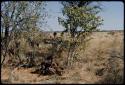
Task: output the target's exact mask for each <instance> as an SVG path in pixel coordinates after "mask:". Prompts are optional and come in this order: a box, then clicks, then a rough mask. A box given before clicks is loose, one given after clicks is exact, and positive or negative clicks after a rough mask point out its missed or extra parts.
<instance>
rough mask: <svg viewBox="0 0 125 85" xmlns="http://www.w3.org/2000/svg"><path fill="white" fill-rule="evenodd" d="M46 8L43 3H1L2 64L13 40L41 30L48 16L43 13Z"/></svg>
mask: <svg viewBox="0 0 125 85" xmlns="http://www.w3.org/2000/svg"><path fill="white" fill-rule="evenodd" d="M44 6H45V3H44V2H41V1H36V2H34V1H19V2H16V1H4V2H2V3H1V29H2V42H1V45H2V54H3V60H2V63H3V62H4V60H5V56H6V53H7V52H8V46H9V42H10V41H11V40H12V39H14V38H16V39H19V37H20V35H21V33H22V32H24V31H25V32H27V33H29V32H31V30H33V29H35V28H39V26H40V22H42V23H43V21H44V18H45V17H46V15H45V13H44V12H43V13H42V12H41V11H43V10H44V9H45V8H44ZM16 35H18V36H16ZM3 51H5V52H3Z"/></svg>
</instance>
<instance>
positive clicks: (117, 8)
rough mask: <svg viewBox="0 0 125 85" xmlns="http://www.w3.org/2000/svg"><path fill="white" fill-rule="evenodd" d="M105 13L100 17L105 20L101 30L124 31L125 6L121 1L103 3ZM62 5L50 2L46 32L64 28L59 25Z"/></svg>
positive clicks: (48, 4)
mask: <svg viewBox="0 0 125 85" xmlns="http://www.w3.org/2000/svg"><path fill="white" fill-rule="evenodd" d="M101 4H102V8H103V11H102V12H100V14H99V15H100V16H101V17H102V18H103V20H104V21H103V25H102V26H100V27H99V28H100V29H101V30H121V29H122V30H123V29H124V24H123V23H124V16H123V15H124V4H123V2H119V1H108V2H104V1H102V2H101ZM61 8H62V5H61V4H60V3H59V2H58V1H48V2H47V6H46V9H47V11H48V14H49V15H50V17H49V18H47V25H48V26H47V27H45V28H44V30H46V31H60V30H63V27H62V26H61V25H59V23H58V17H60V16H62V13H61Z"/></svg>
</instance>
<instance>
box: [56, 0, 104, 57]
mask: <svg viewBox="0 0 125 85" xmlns="http://www.w3.org/2000/svg"><path fill="white" fill-rule="evenodd" d="M61 4H62V5H63V9H62V13H63V15H64V16H65V18H60V17H59V18H58V21H59V23H60V24H61V25H62V26H64V27H65V30H64V31H65V32H69V34H70V35H69V36H70V37H71V38H70V41H69V53H71V54H69V55H68V56H69V57H71V56H72V54H73V51H74V48H75V46H76V44H74V45H73V43H76V42H77V41H78V39H79V38H80V36H81V35H82V39H81V42H83V40H85V38H86V36H87V35H89V34H90V33H91V32H92V31H93V30H96V29H97V27H98V26H100V25H101V24H102V19H101V18H100V16H98V15H97V14H98V13H99V12H100V11H101V7H100V6H99V4H95V3H94V2H92V1H64V2H62V3H61ZM84 42H85V41H84ZM71 48H72V50H71Z"/></svg>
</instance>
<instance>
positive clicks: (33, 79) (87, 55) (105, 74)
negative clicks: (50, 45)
mask: <svg viewBox="0 0 125 85" xmlns="http://www.w3.org/2000/svg"><path fill="white" fill-rule="evenodd" d="M90 37H91V40H90V41H88V43H87V47H86V49H85V50H83V45H81V46H80V47H79V48H77V51H76V52H77V55H76V57H74V59H73V62H74V63H73V65H72V66H71V68H67V69H65V71H64V72H63V75H62V76H58V75H47V76H43V75H41V76H38V74H33V73H31V72H32V71H33V70H34V68H14V69H13V70H12V71H11V69H9V68H8V67H7V66H6V67H4V68H2V69H1V79H2V81H3V82H10V81H11V83H47V84H48V83H82V84H94V83H123V75H124V73H123V67H124V60H123V58H124V52H123V51H124V50H123V49H124V48H123V47H124V46H123V45H124V42H123V39H124V35H123V31H121V32H93V33H92V35H91V36H90ZM46 48H47V46H45V45H42V46H41V49H40V51H47V50H46ZM27 49H28V48H27ZM61 55H62V56H63V57H64V58H63V59H65V55H66V53H65V52H63V53H62V54H61ZM10 73H11V74H12V75H10Z"/></svg>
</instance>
